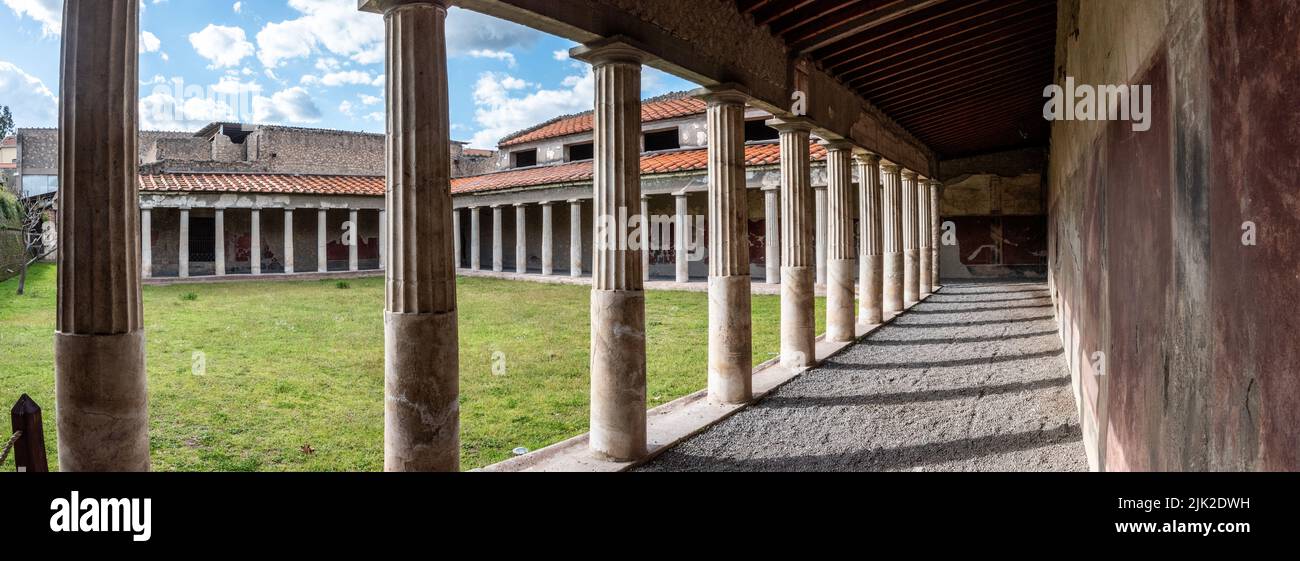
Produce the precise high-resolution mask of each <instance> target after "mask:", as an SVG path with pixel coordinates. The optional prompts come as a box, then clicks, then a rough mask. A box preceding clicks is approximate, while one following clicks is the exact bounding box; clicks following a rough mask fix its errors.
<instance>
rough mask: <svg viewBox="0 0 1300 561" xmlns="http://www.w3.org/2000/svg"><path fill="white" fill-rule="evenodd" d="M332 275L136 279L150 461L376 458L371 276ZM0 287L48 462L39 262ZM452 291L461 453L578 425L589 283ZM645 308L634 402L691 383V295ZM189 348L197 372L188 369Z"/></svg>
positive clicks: (768, 348) (379, 424)
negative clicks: (644, 379)
mask: <svg viewBox="0 0 1300 561" xmlns="http://www.w3.org/2000/svg"><path fill="white" fill-rule="evenodd" d="M346 283H347V285H348V288H340V287H339V286H337V284H338V281H299V282H257V283H254V282H250V283H229V284H194V285H177V286H146V287H145V288H144V313H145V326H146V338H147V341H148V368H149V412H150V425H151V429H150V435H151V440H152V443H151V444H152V449H153V469H155V470H159V471H254V470H256V471H374V470H380V469H382V468H383V430H384V422H383V415H384V408H383V384H384V382H383V368H384V365H383V356H384V355H383V348H384V340H383V293H384V286H383V279H382V278H370V279H351V280H348V281H346ZM15 288H16V279H10V280H8V281H5V282H3V283H0V401H2V402H3V405H4V406H5V408H8V406H9V404H11V403H12V402H13V401H16V400H17V399H18V396H19V395H20V394H22V393H28V394H31V396H32V398H33V399H35V400H36V401H37V403H40V404H41V405H42V407H44V408H45V412H46V413H45V430H46V433H45V434H46V439H47V448H48V450H49V453H50V456H51V466H53V465H55V460H56V459H57V458H56V457H55V456H56V452H57V448H56V446H55V434H54V433H55V423H54V366H53V341H52V337H53V336H52V334H53V331H54V301H55V298H54V296H55V270H54V267H52V266H48V265H47V266H41V267H38V268H36V269H34V270H33V271H32V272H31V274H30V277H29V280H28V290H27V294H26V295H24V296H15V295H14V290H15ZM457 294H458V298H459V304H460V321H459V324H460V361H461V364H460V379H461V382H460V387H461V396H460V400H461V446H462V451H461V467H462V468H464V469H472V468H476V467H481V466H484V465H487V464H491V463H494V462H497V461H500V460H503V459H506V458H508V457H510V455H511V453H510V450H511V449H513V448H515V447H517V446H524V447H527V448H529V449H532V450H536V449H538V448H541V447H542V446H545V445H547V444H551V443H554V442H557V441H559V440H562V439H564V438H567V437H570V436H573V435H576V434H579V433H582V432H585V431H586V430H587V401H588V385H587V374H588V366H587V360H588V331H589V319H588V295H589V289H588V288H586V287H582V286H570V285H558V284H542V283H529V282H513V281H503V280H495V279H482V278H461V279H460V280H459V282H458V291H457ZM753 302H754V305H753V308H754V313H753V315H754V361H755V363H758V362H762V361H764V360H767V359H768V358H771V357H773V356H775V353H776V351H777V349H778V347H779V344H778V341H779V321H778V319H779V313H780V299H779V298H778V297H776V296H758V295H756V296H754V300H753ZM817 308H818V313H817V318H818V322H817V323H818V330H819V332H820V331H821V330H822V328H823V327H824V320H825V312H824V302H822V301H821V299H819V300H818V305H817ZM646 317H647V318H648V323H649V325H648V328H649V335H648V337H649V341H648V347H649V398H650V405H651V406H652V407H653V406H655V405H659V404H662V403H665V402H667V401H670V400H672V399H674V398H677V397H680V396H682V395H685V394H688V393H691V392H693V391H695V390H699V389H702V388H704V387H705V367H706V348H707V340H708V339H707V326H708V301H707V298H706V295H705V294H703V293H699V292H658V291H655V292H650V293H649V294H648V296H647V310H646ZM196 352H201V353H203V355H204V356H205V357H206V366H207V372H206V375H202V376H199V375H195V374H194V373H193V372H192V361H193V358H194V356H195V353H196ZM498 352H500V353H503V354H502V355H498V356H503V357H504V361H505V362H504V363H505V366H506V369H505V370H506V371H505V373H504V374H503V375H496V374H493V368H492V361H493V356H494V354H495V353H498Z"/></svg>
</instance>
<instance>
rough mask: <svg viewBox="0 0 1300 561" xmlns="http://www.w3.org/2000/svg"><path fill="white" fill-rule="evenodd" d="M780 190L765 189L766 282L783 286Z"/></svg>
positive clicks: (764, 241) (764, 238)
mask: <svg viewBox="0 0 1300 561" xmlns="http://www.w3.org/2000/svg"><path fill="white" fill-rule="evenodd" d="M779 195H780V191H779V190H778V189H767V188H764V189H763V243H764V245H765V247H764V248H763V251H764V260H765V261H766V263H765V268H764V276H765V278H764V279H763V281H764V282H766V283H767V284H781V207H780V204H781V199H780V196H779Z"/></svg>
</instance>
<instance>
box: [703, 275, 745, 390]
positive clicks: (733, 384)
mask: <svg viewBox="0 0 1300 561" xmlns="http://www.w3.org/2000/svg"><path fill="white" fill-rule="evenodd" d="M749 291H750V278H749V275H737V276H726V277H709V401H711V402H714V403H727V404H732V403H746V402H748V401H749V400H751V399H753V397H754V392H753V375H754V357H753V332H752V329H753V325H752V323H753V318H752V317H750V292H749Z"/></svg>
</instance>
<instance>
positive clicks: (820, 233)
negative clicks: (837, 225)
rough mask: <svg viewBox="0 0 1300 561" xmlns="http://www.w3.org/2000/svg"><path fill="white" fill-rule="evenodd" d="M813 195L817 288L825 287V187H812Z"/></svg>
mask: <svg viewBox="0 0 1300 561" xmlns="http://www.w3.org/2000/svg"><path fill="white" fill-rule="evenodd" d="M813 194H814V195H815V196H816V201H817V202H816V212H817V220H816V228H817V233H816V234H813V236H814V237H816V240H815V242H816V244H817V246H816V251H817V281H816V282H817V286H826V186H825V185H818V186H814V187H813Z"/></svg>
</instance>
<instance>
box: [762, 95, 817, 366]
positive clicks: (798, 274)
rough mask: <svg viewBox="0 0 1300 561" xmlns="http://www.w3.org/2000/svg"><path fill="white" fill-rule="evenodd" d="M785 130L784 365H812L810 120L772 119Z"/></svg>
mask: <svg viewBox="0 0 1300 561" xmlns="http://www.w3.org/2000/svg"><path fill="white" fill-rule="evenodd" d="M768 125H770V126H772V127H773V128H775V129H776V130H778V131H780V133H781V364H782V365H784V366H786V367H787V368H803V367H807V366H812V365H813V364H815V363H816V361H817V353H816V338H817V333H816V326H817V322H816V318H815V317H814V316H815V314H816V308H815V303H816V300H815V294H816V293H815V292H814V288H813V282H814V274H815V269H816V256H815V255H814V253H815V252H814V247H813V245H814V242H813V236H814V233H815V232H814V229H813V221H814V220H815V218H814V212H815V210H814V202H813V198H814V195H813V189H812V185H811V183H812V178H811V177H810V173H811V170H810V167H809V153H808V140H809V139H808V137H809V133H810V131H811V130H812V124H811V122H810V121H808V120H807V119H803V118H797V117H796V118H789V119H772V120H770V121H768Z"/></svg>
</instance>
